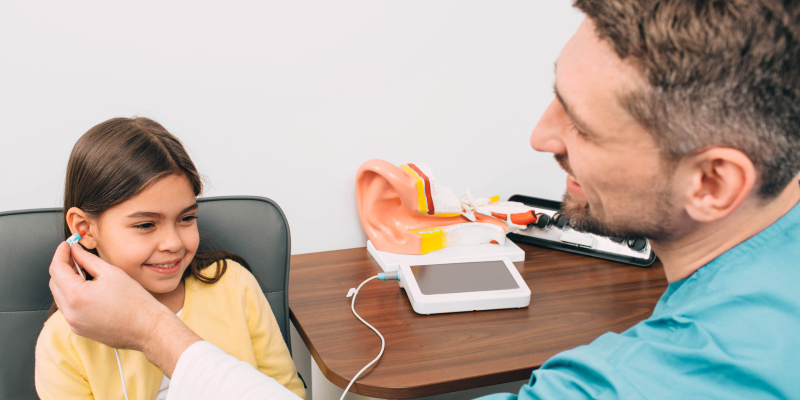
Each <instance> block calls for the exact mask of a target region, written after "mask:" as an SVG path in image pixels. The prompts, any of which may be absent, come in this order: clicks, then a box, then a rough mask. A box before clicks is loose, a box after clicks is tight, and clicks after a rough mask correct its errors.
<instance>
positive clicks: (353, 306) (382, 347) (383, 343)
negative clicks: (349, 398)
mask: <svg viewBox="0 0 800 400" xmlns="http://www.w3.org/2000/svg"><path fill="white" fill-rule="evenodd" d="M377 277H378V275H375V276H373V277H372V278H369V279H367V280H365V281H364V282H361V284H360V285H358V289H356V291H355V293H353V301H352V302H351V303H350V309H351V310H353V314H355V316H356V318H358V319H359V320H360V321H361V322H363V323H364V325H366V326H368V327H369V329H372V330H373V331H375V333H376V334H377V335H378V337H379V338H381V352H380V353H378V356H377V357H375V359H374V360H372V361H371V362H370V363H369V364H367V365H365V366H364V368H361V371H358V373H357V374H356V376H354V377H353V379H351V380H350V383H349V384H348V385H347V387H346V388H345V389H344V393H342V397H340V398H339V400H344V396H345V395H346V394H347V392H348V391H350V386H353V382H355V381H356V378H358V376H359V375H361V373H362V372H364V370H366V369H367V368H369V367H370V366H371V365H372V364H375V362H376V361H378V360H379V359H380V358H381V356H382V355H383V349H384V348H386V340H384V339H383V335H381V333H380V332H378V330H377V329H375V327H373V326H372V325H370V324H368V323H367V321H364V318H361V316H360V315H358V313H357V312H356V296H358V291H359V290H361V287H362V286H364V284H365V283H367V282H369V281H371V280H373V279H375V278H377ZM350 290H352V289H350Z"/></svg>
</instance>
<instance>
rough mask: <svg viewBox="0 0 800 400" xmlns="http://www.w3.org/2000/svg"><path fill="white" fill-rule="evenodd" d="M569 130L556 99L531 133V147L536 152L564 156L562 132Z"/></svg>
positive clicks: (565, 116) (567, 121) (566, 119)
mask: <svg viewBox="0 0 800 400" xmlns="http://www.w3.org/2000/svg"><path fill="white" fill-rule="evenodd" d="M567 129H569V119H568V117H567V115H566V113H565V112H564V109H563V108H562V106H561V103H560V102H559V101H558V99H553V102H552V103H550V105H549V106H548V107H547V110H545V112H544V115H542V118H540V119H539V122H538V123H537V124H536V127H535V128H533V132H532V133H531V147H533V149H534V150H536V151H541V152H548V153H554V154H566V153H567V147H566V146H565V145H564V141H563V139H562V138H563V137H564V132H566V130H567Z"/></svg>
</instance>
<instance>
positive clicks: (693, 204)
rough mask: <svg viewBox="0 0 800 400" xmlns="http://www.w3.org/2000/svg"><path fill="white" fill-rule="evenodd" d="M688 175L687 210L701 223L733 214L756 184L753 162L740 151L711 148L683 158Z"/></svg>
mask: <svg viewBox="0 0 800 400" xmlns="http://www.w3.org/2000/svg"><path fill="white" fill-rule="evenodd" d="M681 162H682V163H685V165H684V167H685V168H681V169H683V171H682V172H681V173H682V174H687V175H686V177H687V178H688V181H689V187H688V189H687V190H686V192H685V193H686V194H685V195H686V202H685V207H686V212H687V213H688V214H689V216H690V217H691V218H692V219H694V220H695V221H698V222H712V221H717V220H721V219H723V218H725V217H727V216H729V215H731V214H732V213H733V212H734V211H735V210H736V209H737V208H739V206H740V205H741V204H742V202H744V200H745V199H746V198H747V196H748V195H750V192H751V191H752V190H753V187H754V186H755V184H756V170H755V166H753V162H752V161H751V160H750V158H748V157H747V156H746V155H745V154H744V153H742V152H741V151H739V150H736V149H731V148H726V147H712V148H710V149H708V150H705V151H703V152H701V153H699V154H695V155H691V156H688V157H686V158H685V159H684V160H682V161H681Z"/></svg>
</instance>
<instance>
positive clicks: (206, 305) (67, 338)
mask: <svg viewBox="0 0 800 400" xmlns="http://www.w3.org/2000/svg"><path fill="white" fill-rule="evenodd" d="M227 263H228V270H227V271H226V272H225V274H224V275H223V276H222V278H220V280H219V281H217V282H216V283H213V284H210V285H209V284H204V283H202V282H200V281H198V280H196V279H195V278H194V277H192V276H190V277H188V278H186V297H185V299H184V303H183V311H182V312H181V316H180V319H181V320H182V321H183V322H184V323H185V324H186V325H187V326H188V327H189V328H191V329H192V330H193V331H194V332H195V333H197V334H198V335H200V337H201V338H203V340H206V341H209V342H211V343H212V344H214V345H215V346H217V347H219V348H220V349H222V350H224V351H225V352H226V353H228V354H230V355H232V356H234V357H236V358H238V359H239V360H242V361H245V362H247V363H249V364H250V365H252V366H253V367H256V368H258V370H259V371H261V372H262V373H264V374H265V375H268V376H270V377H272V378H275V379H276V380H277V381H278V382H280V383H281V384H282V385H283V386H285V387H286V388H288V389H289V390H291V391H292V392H294V393H296V394H297V395H298V396H300V397H302V398H305V396H306V391H305V389H304V388H303V383H302V381H301V380H300V379H299V378H298V377H297V369H296V368H295V365H294V362H293V361H292V358H291V356H290V355H289V350H288V349H287V347H286V343H285V342H284V341H283V337H282V336H281V332H280V329H279V328H278V325H277V322H276V321H275V316H274V315H273V314H272V309H271V308H270V307H269V303H267V299H266V298H265V297H264V294H263V293H262V292H261V288H260V287H259V285H258V282H256V279H255V278H254V277H253V275H252V274H251V273H250V272H249V271H247V270H246V269H244V267H242V266H241V265H239V264H238V263H236V262H234V261H231V260H227ZM215 269H216V268H215V266H210V267H208V269H207V270H208V271H214V270H215ZM204 275H207V274H204ZM98 301H102V299H98ZM119 357H120V360H121V361H122V370H123V372H124V373H125V384H126V385H127V388H128V397H129V398H130V399H154V398H155V396H156V394H157V393H158V389H159V387H160V386H161V380H162V377H163V375H164V374H163V372H161V370H160V369H158V367H156V366H155V365H153V364H152V363H150V361H148V360H147V358H145V356H144V354H142V353H140V352H138V351H134V350H119ZM35 381H36V391H37V392H38V394H39V397H41V398H42V399H44V400H48V399H98V400H101V399H124V396H123V394H122V383H121V382H120V377H119V370H118V367H117V358H116V355H115V354H114V348H112V347H108V346H106V345H104V344H101V343H99V342H95V341H93V340H89V339H86V338H84V337H81V336H78V335H76V334H74V333H73V332H72V330H70V328H69V325H67V322H66V320H64V316H63V315H62V314H61V311H58V312H56V313H55V314H53V316H51V317H50V318H49V319H48V320H47V322H45V324H44V328H43V329H42V332H41V333H40V334H39V339H38V341H37V342H36V377H35Z"/></svg>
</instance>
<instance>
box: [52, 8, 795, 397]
mask: <svg viewBox="0 0 800 400" xmlns="http://www.w3.org/2000/svg"><path fill="white" fill-rule="evenodd" d="M797 3H798V2H796V1H777V0H727V1H725V0H719V1H691V0H669V1H660V2H659V1H645V0H642V1H634V0H605V1H603V0H577V1H576V3H575V5H576V7H578V8H579V9H581V10H582V11H583V12H584V13H586V14H587V18H586V20H585V21H584V22H583V24H582V25H581V26H580V28H579V29H578V31H577V32H576V34H575V36H574V37H573V38H572V39H571V40H570V41H569V43H568V44H567V45H566V46H565V47H564V49H563V51H562V53H561V55H560V56H559V58H558V61H557V64H556V81H555V92H556V99H555V100H554V101H553V103H552V104H551V105H550V107H549V108H548V109H547V111H545V114H544V115H543V116H542V119H541V120H540V121H539V124H538V125H537V126H536V128H535V129H534V132H533V134H532V135H531V144H532V146H533V147H534V149H536V150H539V151H546V152H552V153H554V154H555V156H556V160H557V161H558V162H559V163H560V164H561V166H562V167H563V168H564V169H565V170H566V171H567V172H568V173H569V178H568V180H567V194H565V198H564V211H565V212H566V214H567V215H568V216H569V217H570V219H571V224H572V225H573V226H574V227H575V228H576V229H580V230H585V231H590V232H594V233H599V234H603V235H609V236H645V237H648V238H650V239H651V243H652V246H653V249H654V250H655V252H656V254H658V256H659V258H660V259H661V261H662V263H663V265H664V269H665V272H666V276H667V279H668V280H669V282H670V286H669V288H668V289H667V291H666V292H665V294H664V295H663V297H662V298H661V300H660V301H659V303H658V304H657V305H656V309H655V311H654V312H653V315H652V316H651V317H650V318H649V319H647V320H646V321H643V322H641V323H639V324H637V325H636V326H634V327H633V328H631V329H630V330H628V331H626V332H625V333H623V334H614V333H607V334H605V335H603V336H601V337H599V338H598V339H597V340H595V341H594V342H593V343H592V344H590V345H588V346H582V347H579V348H577V349H573V350H570V351H567V352H564V353H561V354H559V355H556V356H555V357H553V358H552V359H551V360H549V361H548V362H547V363H545V365H543V366H542V368H541V369H539V370H537V371H535V372H534V374H533V376H532V378H531V381H530V382H529V384H528V385H525V386H523V387H522V389H521V390H520V393H519V395H510V394H497V395H493V396H489V398H492V399H514V398H517V396H518V397H519V398H521V399H532V398H553V399H565V398H577V399H584V398H609V399H611V398H625V399H629V398H631V399H638V398H643V399H648V398H725V399H731V398H747V399H752V398H774V397H777V398H792V397H795V398H800V379H798V376H797V373H796V372H795V371H796V370H797V362H798V361H797V360H800V334H798V332H800V289H798V288H797V284H798V282H800V266H798V261H797V260H798V259H800V239H798V235H800V207H798V206H797V204H798V202H799V201H800V185H798V182H797V174H798V172H800V74H799V73H798V72H800V5H799V4H797ZM78 247H79V246H76V247H75V249H73V256H74V257H75V258H76V259H77V261H78V263H79V264H81V265H84V266H85V267H86V269H87V270H89V272H90V273H91V274H92V275H94V276H96V277H97V279H96V281H95V282H83V281H82V280H81V279H80V278H78V277H77V276H76V275H75V274H74V273H73V272H72V271H70V264H69V252H68V249H67V248H66V247H65V245H62V246H61V247H60V248H59V249H58V250H57V252H56V255H55V257H54V260H53V264H52V265H51V275H52V276H53V279H52V280H51V284H50V286H51V289H52V291H53V295H54V297H55V299H56V302H57V303H58V305H59V308H60V309H61V310H62V311H63V312H64V315H65V317H66V319H67V321H68V322H69V323H70V325H71V326H72V327H73V329H74V330H75V331H76V332H77V333H79V334H81V335H84V336H87V337H90V338H93V339H96V340H99V341H101V342H105V343H107V344H109V345H113V346H116V347H125V348H133V349H137V350H140V351H143V352H144V353H145V354H146V355H147V357H148V358H149V359H150V360H151V361H153V363H155V364H156V365H157V366H159V367H160V368H161V369H162V370H164V371H165V373H166V374H167V375H169V376H172V378H173V381H172V384H171V387H170V398H189V397H184V396H190V394H186V393H191V396H197V398H200V396H201V395H202V396H205V397H202V398H214V397H213V396H214V394H215V393H218V394H222V393H225V394H226V396H225V397H226V398H228V397H235V396H242V397H244V396H246V395H248V394H249V395H252V396H253V397H248V398H269V395H264V393H271V394H274V395H275V396H279V395H280V394H279V393H282V392H280V390H279V389H280V388H274V385H273V386H270V385H271V383H270V381H269V378H267V377H264V376H263V375H258V373H257V372H255V370H253V369H252V368H249V369H248V368H247V367H249V365H247V366H243V365H241V363H239V364H237V363H236V361H235V360H230V357H227V355H225V354H224V353H221V352H219V350H218V349H215V348H210V347H209V346H210V345H209V344H208V343H205V342H201V339H200V338H199V337H197V336H196V335H195V334H194V333H192V332H191V331H190V330H188V328H186V327H185V326H184V325H183V324H181V323H180V321H179V320H178V319H177V318H176V317H175V316H174V314H172V313H170V312H168V310H166V309H164V308H163V307H159V305H160V304H158V303H156V302H155V301H154V300H152V297H151V296H147V295H146V293H145V292H144V291H143V290H142V289H141V288H140V287H138V285H135V284H132V283H131V282H132V281H130V280H128V279H127V276H126V275H125V274H124V273H121V272H119V271H117V270H116V268H114V267H111V266H108V265H105V264H104V263H102V261H100V260H98V259H96V258H90V257H89V256H88V255H87V254H86V253H84V252H81V251H80V249H78ZM110 291H114V292H117V293H123V294H124V296H119V295H117V296H105V295H104V293H109V292H110ZM120 298H125V299H126V301H125V303H124V304H123V303H122V302H121V301H119V302H117V303H108V302H105V301H94V300H95V299H120ZM114 301H117V300H114ZM226 357H227V358H226ZM209 360H212V361H209ZM203 361H206V362H207V364H204V363H203ZM176 365H177V368H176ZM173 371H174V374H173ZM220 371H221V372H220ZM220 376H225V377H224V378H220ZM233 381H235V383H232V382H233ZM193 385H196V387H195V386H193ZM237 385H240V386H243V387H244V388H245V389H243V391H239V392H235V395H234V394H232V395H230V396H228V392H226V391H222V390H223V389H220V388H221V387H225V388H226V389H224V390H238V389H237V388H238V387H239V386H237ZM259 385H261V386H259ZM197 387H199V388H200V389H197ZM258 387H261V388H262V389H263V390H273V389H274V390H275V391H274V392H266V391H262V392H260V393H259V392H257V391H255V390H256V389H254V388H258ZM192 390H195V391H194V392H191V391H192ZM213 390H218V391H217V392H213ZM247 390H253V391H252V392H247ZM271 394H270V395H271ZM173 396H175V397H173ZM257 396H264V397H257Z"/></svg>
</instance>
